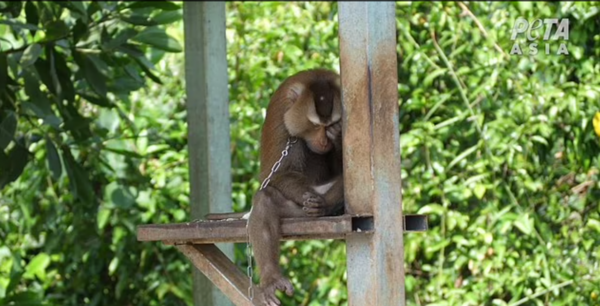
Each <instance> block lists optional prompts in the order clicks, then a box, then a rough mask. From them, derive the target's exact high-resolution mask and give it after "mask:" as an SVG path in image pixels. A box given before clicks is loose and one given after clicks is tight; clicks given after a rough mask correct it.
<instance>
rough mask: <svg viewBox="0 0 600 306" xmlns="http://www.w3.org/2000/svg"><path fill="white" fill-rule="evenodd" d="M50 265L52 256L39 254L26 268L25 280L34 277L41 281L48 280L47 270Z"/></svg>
mask: <svg viewBox="0 0 600 306" xmlns="http://www.w3.org/2000/svg"><path fill="white" fill-rule="evenodd" d="M49 265H50V256H49V255H48V254H46V253H39V254H37V255H36V256H35V257H34V258H33V259H32V260H31V261H30V262H29V264H28V265H27V267H25V274H23V277H24V278H33V277H34V276H37V277H39V278H40V279H42V280H43V279H45V278H46V268H48V266H49Z"/></svg>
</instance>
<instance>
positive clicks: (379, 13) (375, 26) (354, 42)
mask: <svg viewBox="0 0 600 306" xmlns="http://www.w3.org/2000/svg"><path fill="white" fill-rule="evenodd" d="M339 20H340V30H339V36H340V62H341V78H342V101H343V105H344V107H343V109H344V115H343V133H342V135H343V137H344V139H343V142H344V164H345V171H344V184H345V201H346V206H347V213H350V214H371V215H372V216H373V220H374V222H373V223H374V230H373V232H372V235H359V234H349V235H348V237H347V239H346V241H347V243H346V246H347V256H348V259H347V267H348V296H349V305H351V306H353V305H361V306H362V305H400V306H404V305H405V292H404V262H403V259H404V246H403V229H404V225H403V217H402V199H401V190H400V186H401V181H400V151H399V150H400V144H399V132H398V131H399V129H398V75H397V62H396V18H395V3H394V2H340V3H339Z"/></svg>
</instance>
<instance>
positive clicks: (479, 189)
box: [473, 184, 485, 200]
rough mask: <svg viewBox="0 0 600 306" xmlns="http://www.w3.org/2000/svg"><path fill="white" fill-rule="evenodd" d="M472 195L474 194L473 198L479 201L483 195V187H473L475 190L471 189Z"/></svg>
mask: <svg viewBox="0 0 600 306" xmlns="http://www.w3.org/2000/svg"><path fill="white" fill-rule="evenodd" d="M473 193H475V196H476V197H477V198H478V199H480V200H481V199H482V198H483V196H484V195H485V186H484V185H481V184H477V185H475V188H473Z"/></svg>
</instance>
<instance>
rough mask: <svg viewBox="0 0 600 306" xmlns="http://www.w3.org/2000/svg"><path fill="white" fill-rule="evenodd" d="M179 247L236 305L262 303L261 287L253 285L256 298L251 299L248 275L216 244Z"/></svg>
mask: <svg viewBox="0 0 600 306" xmlns="http://www.w3.org/2000/svg"><path fill="white" fill-rule="evenodd" d="M177 248H178V249H179V250H180V251H181V252H182V253H183V254H184V255H185V256H186V257H187V258H188V259H189V260H190V261H191V262H192V263H193V264H194V266H195V267H196V268H198V269H199V270H200V271H202V273H204V275H206V277H207V278H208V279H209V280H210V281H212V283H213V284H214V285H216V286H217V287H218V288H219V289H220V290H221V292H223V293H224V294H225V295H226V296H227V297H228V298H229V299H230V300H231V301H232V302H234V303H235V305H237V306H253V305H262V301H261V300H260V299H261V294H260V289H259V288H258V287H256V286H253V287H254V289H253V290H254V298H253V299H252V300H251V299H250V297H249V296H248V288H249V286H250V283H249V280H248V277H247V276H246V275H244V274H243V273H242V272H241V271H240V270H239V269H238V268H237V266H236V265H234V264H233V263H232V262H231V260H229V258H227V256H225V254H223V252H221V251H220V250H219V249H218V248H217V247H216V246H215V245H214V244H202V245H178V246H177ZM253 302H254V303H253Z"/></svg>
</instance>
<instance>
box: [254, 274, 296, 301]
mask: <svg viewBox="0 0 600 306" xmlns="http://www.w3.org/2000/svg"><path fill="white" fill-rule="evenodd" d="M261 287H262V294H263V298H264V301H265V305H266V306H279V305H281V302H280V301H279V299H278V298H277V296H275V292H276V291H277V290H279V291H284V292H285V294H287V295H288V296H292V295H293V294H294V287H293V286H292V283H291V282H290V281H289V280H288V279H287V278H285V277H280V278H278V279H276V280H275V281H273V282H271V283H269V284H265V285H263V286H261Z"/></svg>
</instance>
